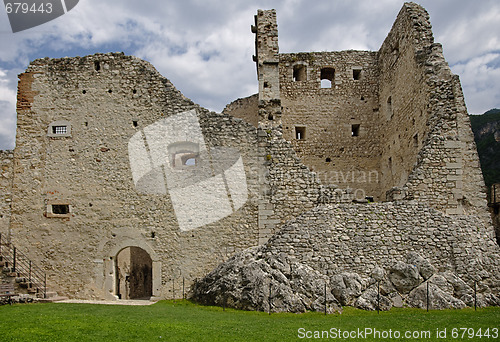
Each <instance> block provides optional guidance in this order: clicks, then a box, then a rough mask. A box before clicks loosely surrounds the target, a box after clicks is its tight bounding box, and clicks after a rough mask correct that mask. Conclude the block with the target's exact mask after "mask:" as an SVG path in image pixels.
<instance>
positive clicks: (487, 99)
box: [452, 53, 500, 114]
mask: <svg viewBox="0 0 500 342" xmlns="http://www.w3.org/2000/svg"><path fill="white" fill-rule="evenodd" d="M452 71H453V72H454V73H456V74H458V75H460V81H461V83H462V88H463V91H464V96H465V101H466V103H467V107H468V108H469V112H470V113H473V114H482V113H484V112H486V111H487V110H489V109H491V108H498V107H500V106H499V104H500V82H499V81H498V80H500V53H489V54H485V55H482V56H479V57H475V58H472V59H470V60H469V61H467V62H465V63H458V64H456V65H454V66H452Z"/></svg>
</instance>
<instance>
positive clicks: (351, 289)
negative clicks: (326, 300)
mask: <svg viewBox="0 0 500 342" xmlns="http://www.w3.org/2000/svg"><path fill="white" fill-rule="evenodd" d="M330 286H331V287H332V293H333V295H334V296H335V298H337V299H338V300H339V301H340V303H341V304H342V305H352V304H353V303H354V301H355V300H356V298H357V297H359V296H360V295H361V292H362V291H363V287H364V286H363V280H362V279H361V277H360V276H359V274H357V273H341V274H336V275H334V276H333V277H331V278H330Z"/></svg>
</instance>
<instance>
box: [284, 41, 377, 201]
mask: <svg viewBox="0 0 500 342" xmlns="http://www.w3.org/2000/svg"><path fill="white" fill-rule="evenodd" d="M298 67H300V68H302V71H301V72H303V73H304V75H303V76H302V77H294V73H297V68H298ZM329 72H330V74H329ZM378 74H379V72H378V67H377V53H376V52H369V51H341V52H312V53H289V54H280V89H281V99H282V105H283V116H282V122H283V137H284V138H285V139H286V140H288V141H290V142H291V143H292V147H293V149H294V150H295V151H296V153H297V154H298V156H300V158H301V160H302V161H303V163H304V164H306V165H307V166H308V167H309V168H310V169H311V170H313V171H315V172H316V173H317V175H318V177H319V178H320V179H321V181H322V182H323V183H324V184H335V185H337V186H339V187H342V188H353V189H360V190H359V197H360V198H361V199H364V198H365V197H366V196H372V197H376V198H377V199H378V198H379V194H378V189H379V187H380V184H379V177H380V175H379V173H380V172H379V170H380V165H379V158H380V153H381V142H380V141H379V122H380V115H381V114H380V113H379V109H378ZM295 76H297V75H295ZM322 77H323V78H324V77H329V78H331V80H327V81H325V80H323V81H322V80H321V78H322ZM322 82H323V86H327V87H326V88H324V87H323V88H322ZM325 82H326V83H327V84H326V85H325V84H324V83H325ZM298 134H300V135H301V136H300V137H299V136H298Z"/></svg>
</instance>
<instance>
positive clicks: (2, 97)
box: [0, 69, 16, 149]
mask: <svg viewBox="0 0 500 342" xmlns="http://www.w3.org/2000/svg"><path fill="white" fill-rule="evenodd" d="M0 113H2V116H1V124H0V149H12V148H14V139H15V135H16V92H15V91H14V90H13V89H12V87H10V86H9V79H8V73H7V72H6V71H5V70H2V69H0Z"/></svg>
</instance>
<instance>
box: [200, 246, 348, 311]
mask: <svg viewBox="0 0 500 342" xmlns="http://www.w3.org/2000/svg"><path fill="white" fill-rule="evenodd" d="M325 284H326V304H327V305H326V306H327V312H329V313H332V312H334V311H340V310H341V308H340V305H339V303H338V301H337V300H336V298H335V297H334V296H333V295H332V294H331V288H330V285H329V280H328V278H327V277H326V276H324V275H322V274H321V273H319V272H317V271H315V270H314V269H312V268H311V267H309V266H307V265H303V264H300V263H297V262H293V261H291V260H290V259H289V258H288V257H287V256H286V255H284V254H279V255H272V254H270V253H265V252H263V250H262V248H259V247H254V248H250V249H247V250H245V251H243V252H241V253H239V254H236V255H235V256H233V257H232V258H231V259H229V260H228V261H226V262H225V263H223V264H221V265H219V266H218V267H217V268H216V269H215V270H214V271H212V272H211V273H209V274H208V275H207V276H206V277H205V278H203V279H202V280H200V281H197V282H196V283H195V284H194V285H193V288H192V291H191V298H192V299H193V300H195V301H197V302H199V303H202V304H205V305H219V306H223V305H226V306H228V307H233V308H236V309H242V310H258V311H269V310H270V311H272V312H305V311H308V310H312V311H323V310H325Z"/></svg>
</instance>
